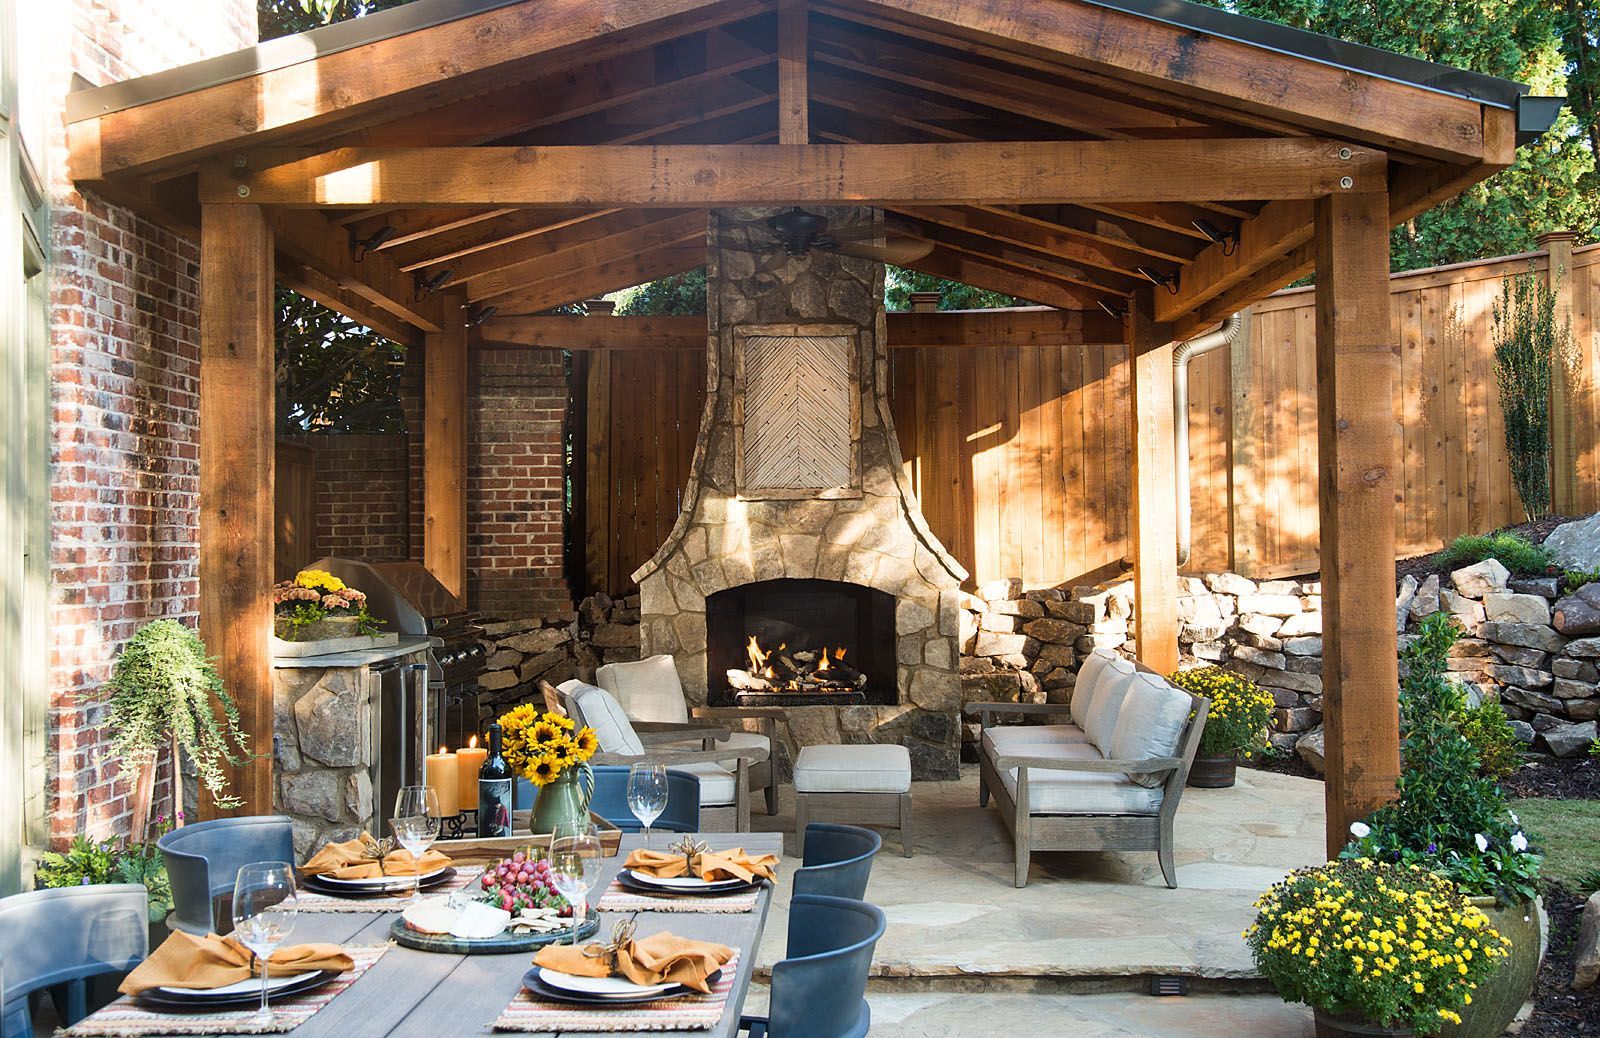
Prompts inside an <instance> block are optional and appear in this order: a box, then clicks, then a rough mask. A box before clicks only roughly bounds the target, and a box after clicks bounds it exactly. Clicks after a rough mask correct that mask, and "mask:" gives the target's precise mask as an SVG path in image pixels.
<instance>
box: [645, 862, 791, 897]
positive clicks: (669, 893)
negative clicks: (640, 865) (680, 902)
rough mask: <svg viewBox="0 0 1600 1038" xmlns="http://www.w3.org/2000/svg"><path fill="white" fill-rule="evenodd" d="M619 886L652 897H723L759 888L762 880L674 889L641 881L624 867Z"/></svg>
mask: <svg viewBox="0 0 1600 1038" xmlns="http://www.w3.org/2000/svg"><path fill="white" fill-rule="evenodd" d="M616 880H617V886H619V887H621V888H622V889H624V890H630V891H632V892H634V893H635V894H649V895H650V896H651V897H723V896H725V895H727V894H743V893H746V892H747V891H751V890H757V889H759V888H760V886H761V881H760V880H757V881H756V882H754V883H737V884H734V885H731V886H726V887H718V888H717V889H715V890H685V889H681V888H680V889H677V890H674V889H672V888H670V887H658V886H656V885H654V884H652V883H641V882H640V881H639V880H637V879H634V878H633V872H632V871H631V870H629V869H623V870H621V871H620V872H618V873H617V876H616Z"/></svg>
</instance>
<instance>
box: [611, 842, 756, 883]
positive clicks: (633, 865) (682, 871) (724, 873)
mask: <svg viewBox="0 0 1600 1038" xmlns="http://www.w3.org/2000/svg"><path fill="white" fill-rule="evenodd" d="M777 864H778V856H777V855H776V854H757V855H750V854H746V853H745V852H744V848H743V847H735V848H733V849H732V850H729V851H706V852H705V853H704V854H696V855H695V856H694V862H693V865H694V874H695V875H696V876H699V877H700V878H701V879H705V880H718V879H742V880H744V881H745V882H746V883H749V882H751V881H752V880H754V879H756V878H757V877H760V878H761V879H776V878H777V872H776V866H777ZM627 867H628V868H630V869H635V870H637V871H639V872H643V873H646V874H648V875H651V876H655V877H657V878H659V879H673V878H675V877H678V876H683V875H686V874H687V873H688V872H689V868H690V862H689V861H688V860H687V859H685V858H684V856H683V855H681V854H674V853H672V852H670V851H647V850H642V849H641V850H637V851H634V852H632V853H631V854H629V855H628V861H627Z"/></svg>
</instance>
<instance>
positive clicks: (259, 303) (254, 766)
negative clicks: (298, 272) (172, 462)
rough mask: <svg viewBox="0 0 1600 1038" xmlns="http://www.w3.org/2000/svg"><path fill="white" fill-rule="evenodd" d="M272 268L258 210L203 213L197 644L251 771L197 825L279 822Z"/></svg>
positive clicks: (268, 234)
mask: <svg viewBox="0 0 1600 1038" xmlns="http://www.w3.org/2000/svg"><path fill="white" fill-rule="evenodd" d="M272 266H273V264H272V227H271V224H270V223H269V222H268V220H267V218H266V214H265V212H264V211H263V210H261V209H260V208H258V207H256V206H206V207H204V208H203V209H202V210H201V214H200V411H199V429H200V635H201V637H203V638H204V639H205V642H206V649H207V651H208V652H209V653H210V654H211V655H212V656H213V657H214V658H215V660H216V665H217V672H218V673H219V674H220V675H221V677H222V683H223V684H224V685H225V686H226V687H227V689H228V692H229V694H230V695H231V696H232V697H233V700H234V703H235V704H237V706H238V708H239V729H240V731H242V732H243V733H244V735H245V736H246V738H247V739H248V740H249V744H248V746H245V747H241V748H238V749H239V750H242V751H243V753H244V754H245V755H246V756H248V757H249V759H248V763H245V764H243V765H239V766H232V765H228V766H225V768H224V771H225V773H226V776H227V780H228V789H227V792H228V793H229V794H230V795H232V796H236V797H238V798H240V800H241V801H242V803H241V804H240V805H239V806H238V807H237V808H233V809H229V810H223V809H221V808H219V807H218V806H217V804H216V803H215V801H213V800H212V799H211V797H210V796H208V795H207V794H206V793H205V792H204V790H203V789H202V792H201V797H200V800H201V802H200V814H201V817H202V818H214V817H218V816H220V815H223V814H246V815H251V814H270V813H271V812H272V810H273V798H272V792H273V785H274V784H273V778H272V728H273V717H274V711H273V699H272V655H271V650H270V647H269V640H268V639H269V636H270V634H271V633H272V584H273V569H272V566H273V544H274V540H275V538H274V529H273V528H274V518H275V507H274V498H273V478H274V471H273V467H274V453H275V452H274V449H273V444H274V440H275V437H274V430H273V422H274V416H275V410H274V407H273V392H274V382H273V335H272V319H273V305H272V298H273V279H272ZM236 752H237V751H236Z"/></svg>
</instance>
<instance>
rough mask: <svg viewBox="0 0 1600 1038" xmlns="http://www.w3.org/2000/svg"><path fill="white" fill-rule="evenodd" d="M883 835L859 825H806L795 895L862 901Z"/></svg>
mask: <svg viewBox="0 0 1600 1038" xmlns="http://www.w3.org/2000/svg"><path fill="white" fill-rule="evenodd" d="M882 846H883V837H881V836H879V835H878V834H877V833H875V832H873V831H872V830H871V829H863V828H861V827H860V826H856V825H835V824H833V823H831V822H812V823H810V824H809V825H807V826H806V851H805V856H804V857H803V858H802V859H801V867H800V868H799V869H796V870H795V874H794V892H795V893H796V894H823V895H826V896H827V897H847V898H852V899H854V900H856V901H860V900H862V899H863V898H865V897H866V896H867V878H868V877H869V876H871V875H872V859H873V858H874V857H875V856H876V855H877V853H878V850H879V848H881V847H882Z"/></svg>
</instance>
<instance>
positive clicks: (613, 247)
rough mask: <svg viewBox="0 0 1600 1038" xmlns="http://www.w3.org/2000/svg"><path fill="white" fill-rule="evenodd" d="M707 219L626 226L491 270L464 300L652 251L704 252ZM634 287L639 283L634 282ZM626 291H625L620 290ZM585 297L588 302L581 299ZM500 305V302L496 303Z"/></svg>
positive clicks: (681, 217)
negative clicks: (686, 249)
mask: <svg viewBox="0 0 1600 1038" xmlns="http://www.w3.org/2000/svg"><path fill="white" fill-rule="evenodd" d="M705 237H706V214H705V213H704V211H694V210H691V211H689V212H686V213H678V214H676V215H674V216H671V217H668V218H667V219H665V220H657V221H654V222H652V223H648V224H644V225H642V226H638V227H630V228H627V229H625V230H622V231H620V232H619V233H616V234H610V235H606V236H604V237H601V238H597V239H593V240H588V241H582V242H580V243H578V244H574V245H571V246H569V247H567V248H562V249H559V250H557V251H553V252H548V253H544V254H541V255H537V256H535V257H533V258H530V259H526V260H523V261H521V262H518V263H514V264H512V265H510V266H507V267H503V268H500V269H498V270H494V271H492V272H490V273H487V274H485V275H483V276H482V277H479V278H475V279H473V280H472V281H469V282H468V283H467V285H466V290H467V295H468V297H469V298H470V299H472V301H473V302H477V301H479V300H484V299H492V300H497V297H500V296H505V295H509V294H516V293H519V292H520V291H521V290H522V289H524V288H525V287H527V286H528V285H530V284H543V283H548V282H551V281H555V280H558V279H560V278H562V277H565V276H567V275H568V274H570V273H572V272H574V271H581V270H588V269H594V268H597V267H604V266H606V265H609V264H617V263H623V264H625V263H627V262H628V261H629V260H630V259H632V258H634V257H637V256H641V255H645V254H648V253H650V252H652V251H654V250H656V249H662V248H671V247H673V246H679V245H681V246H687V247H692V248H699V249H701V250H702V251H703V250H704V248H705ZM636 283H637V282H636ZM623 287H627V286H623ZM583 298H592V297H589V296H585V297H583ZM497 305H498V302H497Z"/></svg>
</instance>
